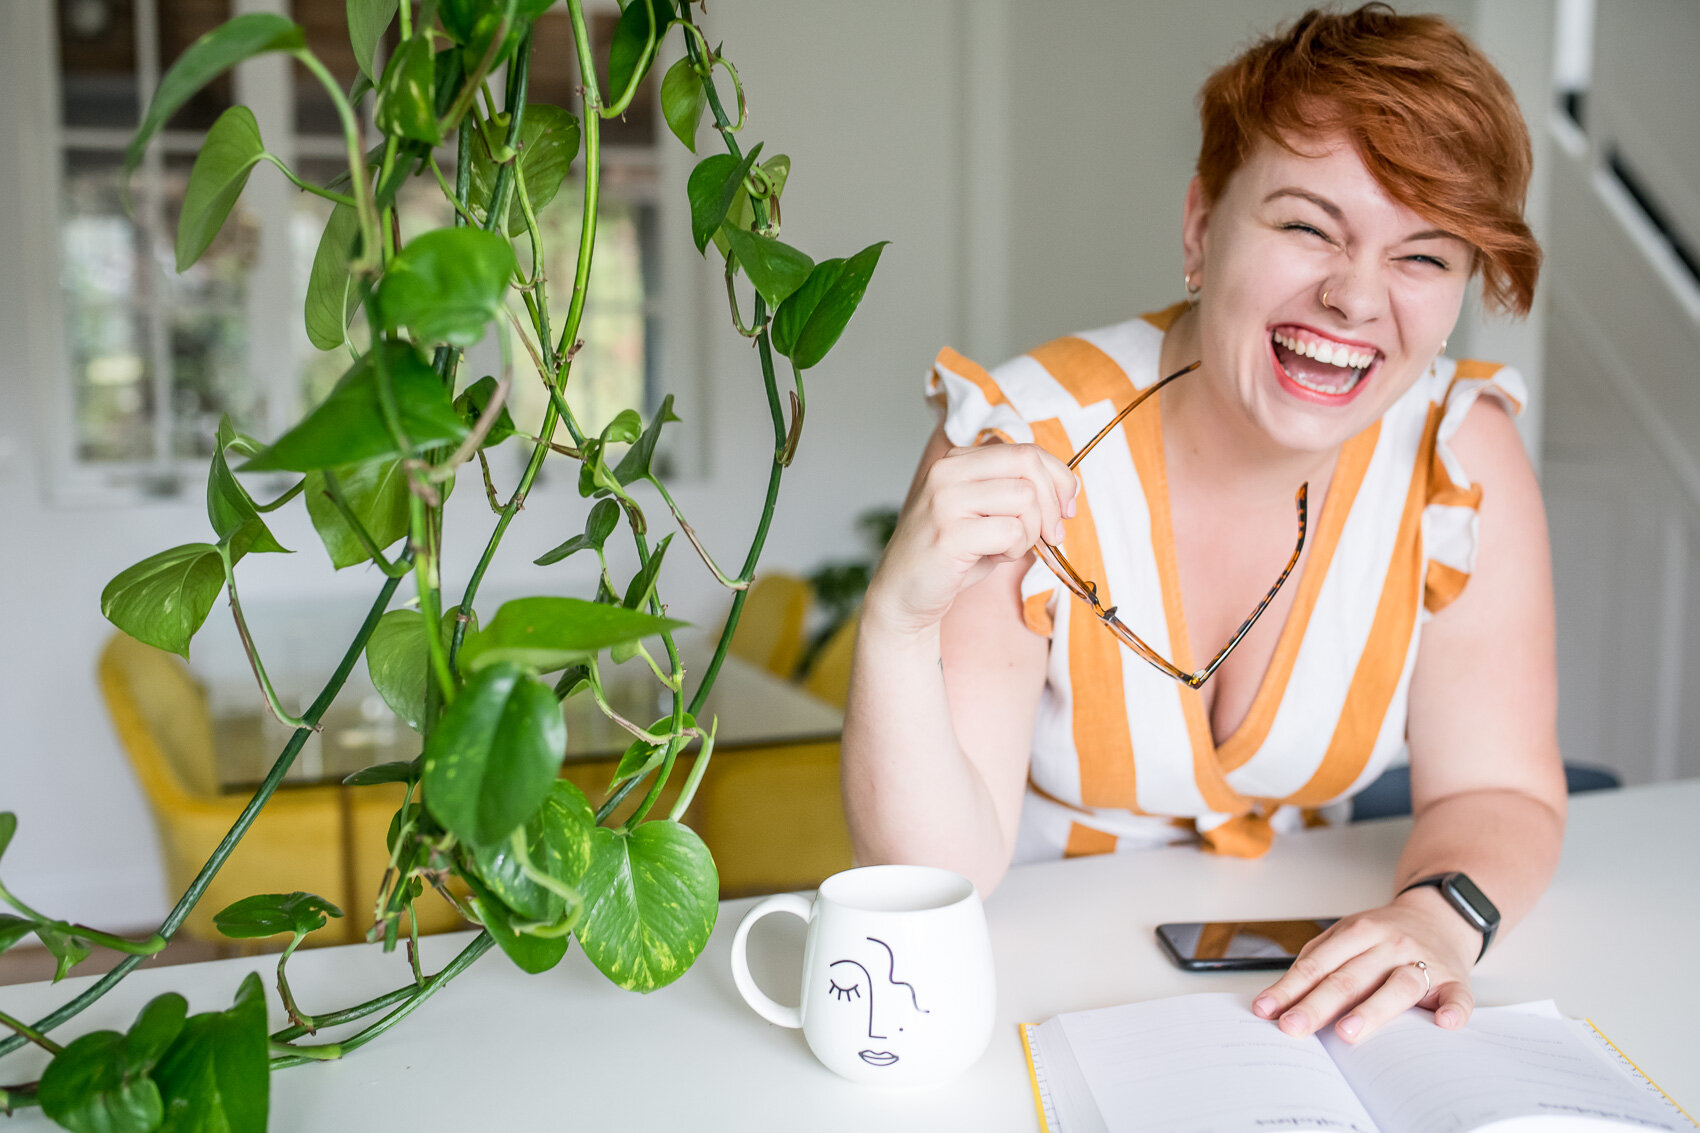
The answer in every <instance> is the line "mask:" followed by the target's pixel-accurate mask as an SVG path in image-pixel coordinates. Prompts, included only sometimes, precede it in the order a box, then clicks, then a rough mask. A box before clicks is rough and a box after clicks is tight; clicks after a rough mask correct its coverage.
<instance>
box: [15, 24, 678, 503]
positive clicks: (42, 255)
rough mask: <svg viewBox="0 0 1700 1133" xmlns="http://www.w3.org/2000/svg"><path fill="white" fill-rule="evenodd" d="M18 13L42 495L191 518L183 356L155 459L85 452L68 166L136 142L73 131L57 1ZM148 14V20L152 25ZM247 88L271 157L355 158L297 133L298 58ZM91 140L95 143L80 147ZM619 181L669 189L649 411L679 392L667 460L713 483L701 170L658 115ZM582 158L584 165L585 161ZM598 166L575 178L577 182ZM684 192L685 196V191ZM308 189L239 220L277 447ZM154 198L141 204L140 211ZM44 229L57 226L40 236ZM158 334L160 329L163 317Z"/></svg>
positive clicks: (660, 245) (240, 76)
mask: <svg viewBox="0 0 1700 1133" xmlns="http://www.w3.org/2000/svg"><path fill="white" fill-rule="evenodd" d="M154 2H155V0H138V25H139V27H138V38H139V40H140V43H139V51H138V66H139V67H140V68H141V69H142V72H143V77H144V78H143V81H144V86H143V89H144V90H151V89H152V87H153V85H154V84H155V83H156V82H157V80H158V75H157V74H150V73H149V71H151V70H153V69H154V59H155V57H156V55H157V53H156V52H154V51H153V50H152V48H151V45H150V42H149V40H148V38H147V36H148V35H149V33H150V32H151V30H152V29H151V27H149V28H148V29H147V30H143V28H142V27H141V26H140V25H151V23H152V19H151V13H152V5H153V3H154ZM0 6H3V7H5V8H6V9H7V11H6V12H5V13H4V14H3V15H0V30H4V31H6V32H8V33H9V34H6V35H5V36H4V39H5V41H6V43H7V44H8V45H9V50H5V51H4V52H0V55H4V56H9V59H7V62H8V63H10V64H11V66H10V67H8V69H7V71H8V74H7V76H6V77H3V78H0V92H5V93H8V94H9V95H10V97H8V98H7V100H6V107H7V109H4V110H0V114H9V115H12V116H15V117H16V119H17V121H16V122H15V123H14V126H15V127H16V134H17V137H18V139H19V141H20V143H21V145H20V150H19V152H18V154H17V156H18V158H19V159H20V168H19V177H18V180H19V189H20V190H21V195H20V199H19V200H18V201H17V205H18V207H17V209H16V211H15V212H14V213H13V214H12V216H11V219H10V221H9V223H10V224H11V225H12V226H14V227H15V228H16V230H17V231H16V246H17V247H18V249H19V250H20V252H21V253H22V262H23V263H25V264H35V265H42V267H41V268H39V269H37V270H30V271H26V272H24V273H23V277H22V279H21V282H20V285H19V287H18V290H19V291H21V293H22V294H21V295H20V296H19V298H20V299H21V300H22V301H23V306H24V307H25V309H26V313H25V314H24V319H23V327H24V330H25V336H26V339H27V341H26V344H25V348H26V352H27V355H28V357H29V359H30V363H29V373H31V374H32V375H33V377H32V378H31V379H30V381H29V384H30V386H31V387H32V388H31V390H30V391H28V392H29V393H30V394H32V395H33V397H32V400H33V402H34V404H33V406H32V409H33V412H34V416H35V418H36V421H37V429H36V434H37V437H38V438H39V440H38V443H37V445H36V446H35V447H36V448H37V450H38V453H39V455H40V463H41V469H40V471H41V473H42V489H41V494H42V496H43V497H44V498H45V500H46V501H47V502H48V503H49V504H52V505H56V506H64V507H112V506H133V505H140V504H154V505H184V504H194V503H196V502H198V500H199V497H200V490H201V485H202V483H203V479H204V475H205V460H204V458H189V457H175V456H173V455H172V454H171V450H170V445H169V433H170V429H171V427H172V414H171V412H170V410H169V408H168V405H169V398H164V399H162V398H161V397H160V393H161V392H162V391H169V389H170V386H171V372H170V370H169V368H168V367H162V366H160V365H159V362H160V360H161V359H162V358H164V359H166V360H168V358H169V351H170V347H169V342H168V341H165V340H163V339H161V337H160V336H159V335H155V336H153V337H154V339H155V341H154V342H153V343H152V350H153V356H154V359H155V367H154V368H155V371H156V372H155V373H154V375H153V379H152V380H153V382H154V386H155V391H156V394H155V406H156V410H155V416H156V421H155V433H154V436H155V456H154V457H153V458H152V459H149V460H145V461H116V460H113V461H107V460H89V459H85V458H83V457H81V456H80V455H79V454H78V451H77V448H78V442H77V421H76V414H77V389H76V386H75V382H74V380H73V362H72V358H71V351H70V342H69V335H68V330H69V328H68V325H67V320H68V318H69V315H70V310H69V306H68V304H67V303H66V301H65V295H64V291H63V288H62V287H61V285H60V282H59V281H60V271H61V265H62V226H63V224H64V222H65V219H66V215H65V210H64V193H63V191H62V190H63V186H64V184H65V155H66V153H67V152H68V151H69V150H71V149H73V148H77V149H88V148H95V149H100V150H102V151H104V152H110V153H114V154H117V153H121V152H122V149H123V147H124V146H125V145H127V144H128V141H129V131H127V130H122V129H116V128H99V127H67V126H65V125H64V124H63V122H62V121H61V114H62V112H61V109H60V101H61V100H60V86H59V82H60V80H59V75H60V70H59V49H58V31H57V15H56V12H57V6H56V0H19V2H17V3H15V4H14V3H7V4H5V5H0ZM290 7H291V5H290V0H230V15H231V16H236V15H241V14H245V13H249V12H272V13H276V14H280V15H284V16H286V17H287V16H288V15H289V14H290ZM586 9H587V11H592V12H595V11H604V10H606V11H611V12H618V10H619V8H618V5H617V3H615V0H587V3H586ZM144 10H145V11H146V13H147V15H145V16H144V15H143V12H144ZM677 54H678V49H677V47H676V45H673V46H672V47H671V50H669V51H666V52H663V53H662V55H661V56H658V58H657V60H656V63H655V67H656V72H655V75H656V78H655V82H656V83H657V84H658V83H659V79H660V76H661V74H663V73H664V71H665V68H666V66H667V65H668V64H670V63H671V62H672V60H673V59H674V58H677ZM233 75H234V79H233V99H234V102H235V103H239V104H242V105H245V106H248V107H249V108H250V109H251V110H252V111H253V113H254V115H255V119H256V121H257V123H258V125H259V128H260V133H261V136H262V137H263V138H265V140H266V145H267V148H268V149H269V150H271V152H273V153H275V154H277V155H278V157H279V158H280V159H281V160H283V161H284V162H285V163H286V164H289V165H290V166H291V167H294V166H295V165H296V163H297V161H298V159H299V158H301V157H304V156H306V157H332V158H341V157H342V156H343V144H342V140H341V138H340V137H337V138H331V137H328V136H327V137H324V138H320V137H317V136H314V135H301V134H297V133H296V130H295V122H294V104H293V100H292V94H293V86H292V82H293V76H292V73H291V60H290V59H289V58H288V57H287V56H285V55H276V54H274V55H265V56H260V57H258V58H255V59H251V60H248V61H247V62H244V63H243V64H241V65H240V66H238V67H237V68H236V69H235V71H234V73H233ZM79 141H81V142H86V143H91V144H90V145H83V146H79V145H78V143H79ZM200 141H201V135H200V134H199V133H190V132H187V131H164V132H162V134H161V135H160V137H159V138H158V139H156V141H155V144H154V145H152V146H150V147H149V150H148V153H147V156H146V158H145V162H144V170H146V171H149V172H150V173H152V174H153V175H154V176H156V177H157V176H158V172H159V170H160V169H161V168H162V167H163V163H164V160H165V157H166V154H167V153H168V152H174V153H178V154H189V155H192V154H194V153H196V152H198V148H199V143H200ZM603 159H604V169H606V168H607V167H608V165H609V164H610V162H612V163H616V164H631V165H633V166H642V167H646V168H648V169H651V170H653V184H654V190H653V191H651V192H640V193H638V194H634V196H633V199H634V200H639V201H643V202H645V203H648V204H651V205H653V206H654V208H655V210H656V219H657V224H656V241H657V247H656V248H655V250H654V251H655V255H656V259H657V278H658V280H659V283H660V294H659V295H654V294H649V295H646V297H645V302H644V307H643V310H644V313H645V315H646V317H652V316H653V317H656V319H657V323H656V334H655V344H654V345H655V348H656V351H657V354H658V357H656V358H655V359H654V360H653V362H651V363H650V365H649V367H648V369H649V373H651V374H654V375H662V376H663V378H662V381H661V383H660V384H662V385H663V386H665V387H666V388H665V389H664V390H657V389H655V388H653V385H654V384H655V383H652V382H648V381H646V383H645V385H646V388H645V391H644V399H645V402H646V404H645V405H644V406H643V407H642V409H643V412H644V413H645V414H646V415H647V414H648V413H649V412H651V411H652V410H653V409H654V404H653V403H655V402H658V401H659V397H660V394H661V393H663V392H667V393H672V394H674V398H675V407H676V410H677V411H678V412H679V414H680V416H681V417H684V418H685V420H686V421H687V422H697V423H696V424H695V425H694V427H687V428H681V429H674V430H669V431H668V435H667V437H666V441H667V443H666V444H664V446H663V448H664V450H665V452H664V453H663V457H664V459H666V461H667V463H668V465H669V466H670V469H669V471H670V472H672V473H673V474H674V475H676V476H679V477H680V478H682V479H685V480H692V479H697V478H699V477H700V475H701V474H702V473H703V454H704V451H705V447H706V446H705V444H704V437H703V434H704V432H705V430H706V424H705V423H702V422H701V421H700V410H701V408H703V407H704V406H706V399H705V398H704V397H703V396H702V395H701V390H700V381H699V380H698V379H697V373H698V372H699V371H700V369H701V366H700V365H697V366H691V367H690V368H689V370H687V369H686V366H685V364H686V363H687V362H688V361H689V360H690V359H692V358H693V356H696V355H697V354H698V352H695V351H692V350H689V349H687V348H686V343H687V342H689V341H691V340H693V339H695V337H696V336H697V334H698V328H699V327H700V323H701V318H700V310H701V306H702V298H701V296H702V285H701V279H702V277H701V275H700V274H699V273H698V272H696V271H694V270H693V267H694V265H691V264H690V263H689V262H688V257H686V256H684V255H681V254H680V253H679V249H680V248H681V247H683V245H682V244H681V243H680V242H679V241H680V240H681V239H687V238H688V235H689V217H688V214H687V213H686V210H685V207H684V205H685V196H684V192H683V188H682V187H683V184H684V181H685V178H686V177H687V176H688V174H689V171H690V168H691V165H692V163H693V162H694V159H693V158H692V155H691V154H689V153H688V152H687V151H685V150H684V149H683V147H681V146H678V145H677V144H675V139H673V138H671V137H670V136H669V135H668V133H667V131H666V128H665V125H664V123H662V122H661V121H660V115H659V111H658V112H657V133H656V138H655V141H654V143H653V144H652V145H648V146H605V147H604V148H603ZM581 160H582V158H581ZM579 168H582V167H581V166H577V165H575V169H579ZM674 185H677V186H679V189H678V191H677V192H673V191H670V189H671V187H672V186H674ZM298 192H299V190H297V189H295V187H294V186H292V185H290V184H289V183H288V182H287V181H286V180H285V179H284V178H283V177H282V175H281V174H279V173H278V172H277V171H276V170H267V171H257V172H256V175H255V176H254V177H253V178H252V179H251V180H250V181H249V182H248V185H247V187H246V189H245V190H244V192H243V195H242V203H241V205H240V206H239V207H241V208H242V209H244V210H245V211H246V212H247V214H248V215H249V216H250V217H251V218H252V219H253V221H254V223H255V225H256V229H257V237H258V248H257V253H256V258H255V261H254V264H253V266H252V267H251V269H250V270H249V271H248V273H247V278H246V280H245V283H246V294H245V297H244V303H243V309H244V316H245V332H246V345H245V352H244V353H245V359H246V368H247V378H248V381H249V382H250V383H251V386H252V388H253V389H254V390H255V392H256V395H257V397H258V398H259V399H260V400H261V401H262V403H263V406H264V408H263V420H262V421H261V422H258V423H253V424H255V425H256V426H257V428H258V429H260V430H262V431H264V432H265V433H266V435H269V436H276V435H278V434H280V433H281V432H283V431H284V430H285V429H287V428H288V427H289V426H290V425H291V424H292V423H293V422H294V421H295V420H296V419H297V418H298V416H299V414H300V412H301V411H302V409H304V408H305V406H304V405H303V404H302V401H303V390H302V384H301V375H300V373H299V372H298V369H297V368H296V367H294V366H291V367H288V368H280V367H277V366H276V365H275V364H272V363H271V361H270V360H274V359H277V358H280V357H285V358H293V357H294V356H295V352H296V350H297V349H298V345H297V340H298V339H300V340H302V341H304V332H303V331H302V330H301V328H299V327H298V326H297V325H296V324H297V323H299V321H300V319H299V313H298V309H299V306H300V298H301V297H300V295H299V294H297V289H296V285H295V279H294V273H295V270H296V268H295V265H294V263H293V250H292V240H291V233H290V228H291V223H292V219H293V215H294V208H293V205H294V203H295V197H296V195H297V194H298ZM142 196H143V195H141V194H138V201H139V203H140V199H141V198H142ZM145 196H146V198H147V199H148V200H150V201H151V202H153V203H152V206H151V207H152V208H153V209H154V210H155V215H157V210H158V208H159V201H160V194H159V193H158V192H157V191H150V192H149V193H147V194H146V195H145ZM32 218H35V220H37V221H41V220H45V221H46V222H45V223H32ZM280 310H282V311H291V312H296V314H295V315H294V316H293V321H291V320H290V319H287V318H279V317H277V312H278V311H280ZM154 319H155V323H156V325H157V324H158V323H159V321H160V320H159V318H158V316H157V315H155V316H154Z"/></svg>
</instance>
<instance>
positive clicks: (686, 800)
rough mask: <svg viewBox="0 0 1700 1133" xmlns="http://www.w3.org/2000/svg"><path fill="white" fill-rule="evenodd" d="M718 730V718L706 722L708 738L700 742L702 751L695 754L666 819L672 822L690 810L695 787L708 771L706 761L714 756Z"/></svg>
mask: <svg viewBox="0 0 1700 1133" xmlns="http://www.w3.org/2000/svg"><path fill="white" fill-rule="evenodd" d="M719 730H720V717H718V716H716V717H714V718H713V719H712V720H710V721H709V722H708V737H707V738H706V739H704V740H703V741H702V751H701V752H699V753H697V761H696V763H694V764H693V765H692V766H691V773H690V774H689V775H687V776H685V786H684V788H683V789H682V790H680V791H679V801H678V802H676V803H674V804H673V812H672V813H671V814H669V815H668V816H667V817H668V818H670V819H672V820H673V821H674V822H677V821H679V817H680V816H681V815H683V814H684V813H685V811H687V810H689V809H690V806H691V800H693V799H695V798H696V797H697V787H698V786H699V785H700V784H701V783H702V775H703V772H705V771H707V770H708V761H709V759H710V758H711V757H712V756H713V755H714V734H715V733H716V732H717V731H719Z"/></svg>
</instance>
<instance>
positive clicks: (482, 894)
mask: <svg viewBox="0 0 1700 1133" xmlns="http://www.w3.org/2000/svg"><path fill="white" fill-rule="evenodd" d="M464 880H465V881H466V884H467V888H469V889H471V890H472V903H473V908H474V909H475V911H476V912H477V913H478V918H479V919H480V920H482V921H483V922H484V927H485V928H487V929H489V930H490V936H491V938H492V939H494V940H495V942H496V947H498V948H500V949H501V950H502V952H503V953H504V954H505V955H506V956H507V958H508V959H510V960H512V961H513V962H514V965H515V966H516V967H517V968H519V970H520V971H522V972H526V973H528V974H529V975H533V976H535V975H537V974H538V973H539V972H547V971H548V970H549V969H550V968H553V967H554V966H555V965H556V964H559V963H560V962H561V957H563V956H565V955H566V954H567V945H568V944H569V943H570V942H571V938H570V937H569V936H568V935H567V934H565V933H562V934H561V935H559V936H533V935H531V934H530V933H522V932H520V931H518V930H517V929H515V927H514V920H515V919H516V918H515V917H514V914H513V913H512V912H510V911H509V909H508V908H507V906H506V905H503V904H502V902H501V899H500V898H498V897H497V896H496V895H495V894H494V893H492V892H491V891H490V890H489V888H487V887H486V886H485V885H484V883H483V882H482V881H480V880H479V879H478V878H477V877H473V876H467V877H465V878H464Z"/></svg>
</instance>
